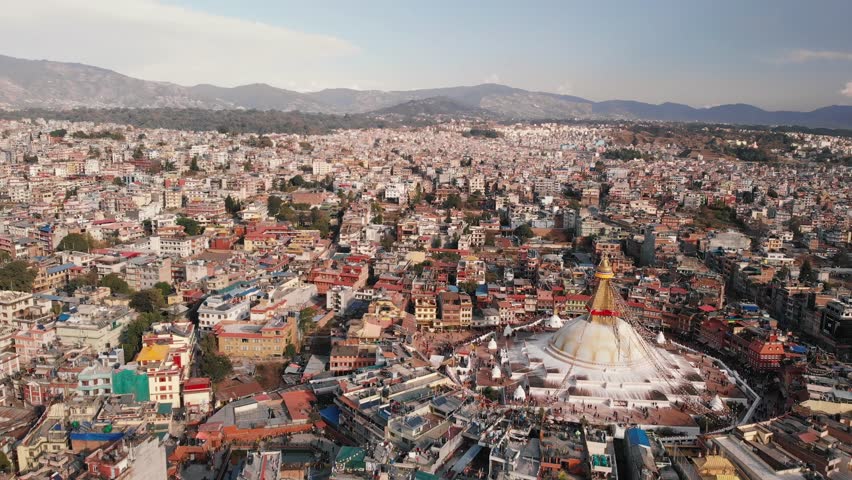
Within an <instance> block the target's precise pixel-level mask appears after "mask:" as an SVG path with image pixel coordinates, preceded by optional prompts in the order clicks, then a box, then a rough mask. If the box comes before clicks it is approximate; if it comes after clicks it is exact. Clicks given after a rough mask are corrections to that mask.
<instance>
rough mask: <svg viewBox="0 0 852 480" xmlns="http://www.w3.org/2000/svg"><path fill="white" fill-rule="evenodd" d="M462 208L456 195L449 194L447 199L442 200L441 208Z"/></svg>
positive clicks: (460, 201)
mask: <svg viewBox="0 0 852 480" xmlns="http://www.w3.org/2000/svg"><path fill="white" fill-rule="evenodd" d="M461 206H462V199H461V197H460V196H459V194H457V193H451V194H450V195H448V196H447V199H446V200H444V203H443V208H446V209H450V208H455V209H459V208H461Z"/></svg>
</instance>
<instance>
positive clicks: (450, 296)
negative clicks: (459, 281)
mask: <svg viewBox="0 0 852 480" xmlns="http://www.w3.org/2000/svg"><path fill="white" fill-rule="evenodd" d="M438 313H439V317H440V321H437V322H435V326H436V327H440V328H449V329H454V328H468V327H470V323H471V321H472V320H473V303H472V302H471V300H470V296H469V295H468V294H466V293H455V292H441V293H440V294H439V295H438Z"/></svg>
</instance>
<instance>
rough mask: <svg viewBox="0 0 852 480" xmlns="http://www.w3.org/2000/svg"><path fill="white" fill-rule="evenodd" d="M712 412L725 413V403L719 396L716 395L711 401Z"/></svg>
mask: <svg viewBox="0 0 852 480" xmlns="http://www.w3.org/2000/svg"><path fill="white" fill-rule="evenodd" d="M710 410H713V411H714V412H723V411H725V402H723V401H722V399H721V398H720V397H719V394H716V396H715V397H713V400H710Z"/></svg>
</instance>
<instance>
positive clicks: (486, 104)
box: [0, 55, 852, 129]
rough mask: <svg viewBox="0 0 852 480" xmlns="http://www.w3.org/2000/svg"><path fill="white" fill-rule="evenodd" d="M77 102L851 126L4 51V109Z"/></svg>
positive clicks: (739, 107) (841, 113)
mask: <svg viewBox="0 0 852 480" xmlns="http://www.w3.org/2000/svg"><path fill="white" fill-rule="evenodd" d="M426 100H429V101H428V102H425V101H426ZM410 102H415V103H410ZM406 104H407V105H406ZM78 107H86V108H200V109H211V110H228V109H237V110H239V109H249V110H250V109H256V110H280V111H294V110H298V111H302V112H307V113H322V114H338V115H341V114H375V115H385V114H395V115H417V116H424V115H430V114H435V115H449V116H453V115H460V116H464V117H471V116H474V117H482V118H487V119H499V120H545V119H550V120H565V119H575V118H576V119H624V120H654V121H685V122H713V123H731V124H755V125H757V124H760V125H801V126H805V127H821V128H841V129H849V128H852V106H847V105H830V106H827V107H822V108H818V109H814V110H811V111H808V112H796V111H783V110H782V111H768V110H763V109H761V108H758V107H755V106H753V105H749V104H743V103H735V104H726V105H718V106H715V107H707V108H695V107H691V106H689V105H684V104H680V103H674V102H663V103H660V104H652V103H645V102H640V101H635V100H604V101H600V102H595V101H591V100H587V99H584V98H581V97H577V96H572V95H563V94H558V93H550V92H537V91H529V90H524V89H520V88H515V87H510V86H506V85H500V84H496V83H484V84H480V85H471V86H455V87H442V88H431V89H420V90H392V91H382V90H354V89H348V88H328V89H324V90H320V91H316V92H297V91H293V90H287V89H282V88H278V87H274V86H272V85H269V84H266V83H252V84H247V85H240V86H236V87H220V86H216V85H213V84H210V83H201V84H198V85H193V86H182V85H178V84H175V83H170V82H158V81H150V80H141V79H137V78H134V77H130V76H127V75H124V74H121V73H118V72H115V71H113V70H109V69H106V68H102V67H97V66H91V65H86V64H82V63H68V62H54V61H50V60H27V59H20V58H15V57H9V56H5V55H0V108H6V109H11V110H20V109H30V108H43V109H54V110H55V109H60V110H62V109H71V108H78ZM394 107H398V108H397V109H396V110H394V109H393V108H394ZM429 112H435V113H429Z"/></svg>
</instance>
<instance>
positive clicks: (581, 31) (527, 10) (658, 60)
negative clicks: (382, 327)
mask: <svg viewBox="0 0 852 480" xmlns="http://www.w3.org/2000/svg"><path fill="white" fill-rule="evenodd" d="M7 3H9V4H7V5H4V6H3V7H2V14H0V53H1V54H6V55H12V56H18V57H24V58H38V59H49V60H61V61H75V62H81V63H87V64H92V65H97V66H101V67H105V68H110V69H114V70H117V71H119V72H121V73H124V74H127V75H131V76H135V77H140V78H144V79H149V80H163V81H171V82H175V83H179V84H184V85H193V84H197V83H213V84H217V85H223V86H234V85H240V84H246V83H255V82H262V83H269V84H271V85H275V86H278V87H282V88H290V89H294V90H300V91H307V90H319V89H322V88H329V87H350V88H358V89H382V90H393V89H414V88H427V87H442V86H455V85H474V84H479V83H485V82H497V83H502V84H506V85H511V86H515V87H520V88H526V89H531V90H540V91H547V92H557V93H567V94H571V95H577V96H580V97H584V98H588V99H591V100H606V99H632V100H641V101H647V102H654V103H659V102H663V101H673V102H680V103H687V104H690V105H693V106H699V107H700V106H708V105H718V104H722V103H736V102H745V103H752V104H755V105H758V106H760V107H764V108H769V109H812V108H817V107H821V106H825V105H830V104H852V27H850V19H852V1H850V0H836V1H819V0H813V1H802V0H795V1H794V0H746V1H742V0H738V1H719V0H713V1H706V0H703V1H690V0H671V1H666V0H643V1H635V0H624V1H591V0H586V1H582V2H580V1H577V2H572V1H567V0H566V1H541V2H533V1H530V2H522V1H518V0H511V1H476V0H455V1H436V0H433V1H428V2H404V1H402V0H396V1H378V0H362V1H352V0H348V1H331V0H316V1H305V0H301V1H294V2H289V1H284V0H240V1H234V0H164V1H156V0H86V1H84V0H27V1H20V0H14V1H11V2H7Z"/></svg>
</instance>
